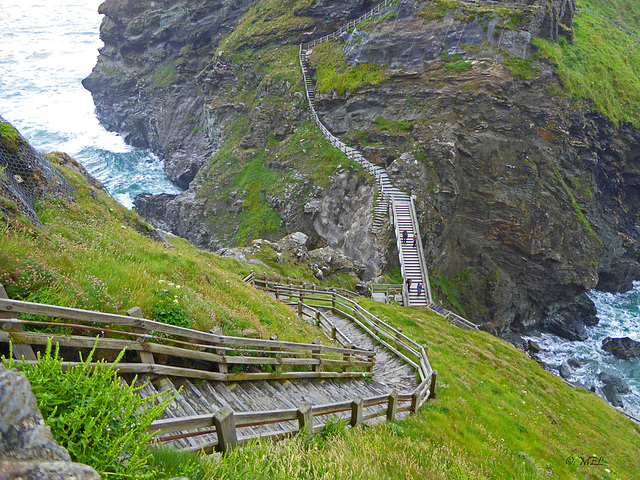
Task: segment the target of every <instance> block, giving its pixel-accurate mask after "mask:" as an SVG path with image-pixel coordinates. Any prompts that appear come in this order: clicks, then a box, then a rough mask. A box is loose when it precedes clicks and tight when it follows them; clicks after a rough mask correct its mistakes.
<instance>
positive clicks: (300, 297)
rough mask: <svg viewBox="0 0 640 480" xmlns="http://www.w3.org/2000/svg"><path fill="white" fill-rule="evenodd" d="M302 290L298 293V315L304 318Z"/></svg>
mask: <svg viewBox="0 0 640 480" xmlns="http://www.w3.org/2000/svg"><path fill="white" fill-rule="evenodd" d="M302 301H303V300H302V290H301V291H300V294H299V295H298V316H299V317H300V318H302Z"/></svg>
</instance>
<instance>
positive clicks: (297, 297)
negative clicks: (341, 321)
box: [246, 276, 434, 381]
mask: <svg viewBox="0 0 640 480" xmlns="http://www.w3.org/2000/svg"><path fill="white" fill-rule="evenodd" d="M246 280H247V281H248V282H250V283H253V279H252V278H251V276H249V277H247V279H246ZM264 288H266V289H268V290H269V291H271V292H273V293H274V294H275V296H276V299H278V300H282V301H292V302H293V301H295V302H296V303H300V304H302V303H304V304H306V305H310V306H314V307H320V308H325V309H327V310H330V311H332V312H333V313H336V314H338V315H341V316H343V317H345V318H348V319H349V320H351V321H352V322H353V323H355V324H356V325H358V327H360V328H361V329H362V330H364V331H365V332H366V333H367V334H368V335H370V336H371V337H372V338H375V339H376V341H378V342H379V343H380V344H381V345H383V346H384V347H385V348H387V349H388V350H390V351H391V352H393V353H394V354H395V355H397V356H399V357H400V358H402V359H403V360H405V361H406V362H407V363H408V364H409V365H411V366H412V367H413V368H415V369H416V370H417V372H418V375H419V376H420V380H421V381H424V380H425V379H428V378H430V377H431V376H432V374H433V373H434V372H433V369H432V368H431V364H430V363H429V359H428V358H427V351H426V347H425V346H423V345H420V344H418V343H416V342H415V341H414V340H412V339H411V338H409V337H408V336H406V335H405V334H403V333H402V331H400V330H398V329H396V328H394V327H392V326H391V325H389V324H387V323H386V322H384V321H383V320H381V319H380V318H378V317H376V316H375V315H373V314H372V313H370V312H369V311H367V310H366V309H364V308H362V307H361V306H360V305H359V304H358V303H357V302H355V301H353V300H351V299H349V298H346V297H343V296H342V295H340V294H337V293H335V292H329V291H314V292H310V291H308V290H303V289H299V288H296V287H293V286H289V285H275V284H270V285H268V286H266V287H264Z"/></svg>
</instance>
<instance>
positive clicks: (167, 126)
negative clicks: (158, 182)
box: [83, 0, 255, 188]
mask: <svg viewBox="0 0 640 480" xmlns="http://www.w3.org/2000/svg"><path fill="white" fill-rule="evenodd" d="M254 1H255V0H205V1H198V2H195V1H191V0H179V1H173V0H153V1H151V0H145V1H138V0H107V1H105V2H104V3H103V4H102V5H101V6H100V10H99V11H100V13H102V14H104V20H103V22H102V26H101V28H100V38H101V39H102V41H103V42H104V44H105V46H104V47H103V48H102V49H101V50H100V55H99V57H98V63H97V65H96V66H95V68H94V69H93V72H92V73H91V75H90V76H89V77H87V78H86V79H85V80H84V81H83V85H84V86H85V88H87V89H88V90H89V91H90V92H91V94H92V95H93V98H94V102H95V104H96V113H97V115H98V117H99V118H100V121H101V122H102V123H104V124H105V126H106V127H107V128H108V129H110V130H114V131H117V132H119V133H121V134H122V135H123V136H124V138H125V140H126V141H127V142H128V143H130V144H131V145H134V146H139V147H147V148H150V149H151V150H153V151H154V152H156V153H158V154H159V155H160V156H161V157H162V158H163V159H164V161H165V170H166V172H167V175H168V176H169V178H170V179H171V180H172V181H174V182H175V183H176V184H177V185H178V186H181V187H183V188H186V187H187V186H188V185H189V182H191V180H193V178H194V176H195V174H196V172H197V171H198V170H199V169H200V167H202V165H203V164H204V162H205V160H206V159H207V158H208V157H209V156H210V155H211V154H212V153H213V151H214V150H215V148H216V147H217V144H216V139H215V138H209V137H208V136H207V130H206V129H205V128H203V127H205V125H206V118H205V115H204V112H203V106H204V104H205V98H204V97H203V96H202V95H201V92H199V91H198V87H197V85H196V83H195V76H196V75H197V74H198V73H199V72H200V71H201V70H202V68H204V67H205V66H206V65H207V64H208V63H209V61H210V60H211V58H212V57H213V54H214V52H215V49H216V47H217V45H218V43H219V42H220V38H221V37H222V35H223V34H225V33H229V32H230V31H232V30H233V28H234V27H235V25H236V24H237V21H238V18H239V17H240V16H241V15H242V14H243V13H245V12H246V11H247V9H248V8H249V6H251V4H252V3H254Z"/></svg>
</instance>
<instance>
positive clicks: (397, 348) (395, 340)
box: [393, 327, 402, 350]
mask: <svg viewBox="0 0 640 480" xmlns="http://www.w3.org/2000/svg"><path fill="white" fill-rule="evenodd" d="M397 330H398V331H397V332H396V338H395V339H394V340H393V346H394V347H396V350H399V349H400V344H399V343H398V342H399V340H400V334H401V333H402V329H401V328H400V327H398V329H397Z"/></svg>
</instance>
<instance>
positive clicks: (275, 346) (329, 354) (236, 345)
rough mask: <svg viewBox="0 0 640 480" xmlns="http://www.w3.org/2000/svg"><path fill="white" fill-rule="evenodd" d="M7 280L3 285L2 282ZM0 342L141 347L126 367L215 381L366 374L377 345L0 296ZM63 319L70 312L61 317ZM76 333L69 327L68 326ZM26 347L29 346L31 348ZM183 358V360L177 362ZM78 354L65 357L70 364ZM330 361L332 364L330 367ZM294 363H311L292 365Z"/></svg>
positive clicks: (370, 370)
mask: <svg viewBox="0 0 640 480" xmlns="http://www.w3.org/2000/svg"><path fill="white" fill-rule="evenodd" d="M0 288H1V286H0ZM20 313H22V314H31V315H37V316H41V317H53V318H55V319H56V320H54V321H48V320H46V319H45V320H23V319H19V318H18V314H20ZM0 318H1V320H0V322H1V326H2V328H1V329H0V342H12V343H13V344H16V345H19V346H21V347H23V349H22V350H16V349H14V354H15V355H16V356H19V357H24V358H25V360H26V361H29V362H34V361H35V358H36V357H35V355H34V354H33V351H32V349H31V346H32V345H46V344H47V343H48V342H49V341H51V342H52V343H53V344H55V343H57V344H59V345H60V346H62V347H73V348H83V349H91V348H93V347H94V346H97V348H100V349H104V350H113V351H117V352H119V351H121V350H122V349H123V348H127V350H129V351H134V352H138V355H139V358H140V361H141V363H119V364H118V370H119V371H120V372H121V373H156V374H161V375H174V376H180V377H187V378H199V379H205V380H214V381H240V380H268V379H302V378H361V377H371V376H372V375H373V365H374V352H373V351H371V350H365V349H361V348H358V347H356V346H352V345H350V346H349V348H343V347H333V346H327V345H320V344H304V343H294V342H284V341H278V340H262V339H253V338H242V337H231V336H225V335H217V334H213V333H206V332H200V331H197V330H191V329H188V328H182V327H177V326H173V325H167V324H164V323H160V322H154V321H151V320H145V319H143V318H135V317H131V316H122V315H114V314H109V313H102V312H94V311H88V310H79V309H74V308H67V307H58V306H52V305H43V304H38V303H29V302H23V301H19V300H10V299H6V298H0ZM59 319H64V320H70V321H60V320H59ZM25 327H31V328H33V327H36V328H37V327H40V328H43V327H46V328H48V329H49V330H52V329H64V330H63V331H61V332H60V333H45V332H37V331H25V330H24V329H25ZM69 333H70V334H69ZM25 348H26V351H25ZM154 354H157V355H166V356H167V357H170V358H176V359H182V360H184V359H187V360H192V361H194V362H192V363H193V365H198V364H202V365H203V366H202V367H200V368H198V367H194V368H185V367H182V366H173V365H161V364H157V363H155V360H154ZM178 363H180V362H178ZM77 364H78V362H65V363H64V366H65V367H69V366H72V365H77ZM248 366H254V367H260V368H262V369H264V370H266V371H263V372H256V373H247V372H236V373H234V372H230V371H229V369H230V368H233V367H248ZM325 367H327V368H329V367H330V369H332V370H340V371H325ZM290 368H295V369H304V370H305V371H287V370H288V369H290Z"/></svg>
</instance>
